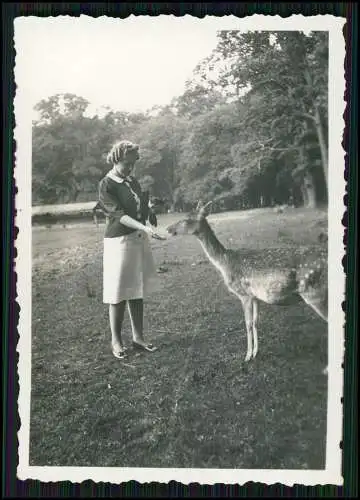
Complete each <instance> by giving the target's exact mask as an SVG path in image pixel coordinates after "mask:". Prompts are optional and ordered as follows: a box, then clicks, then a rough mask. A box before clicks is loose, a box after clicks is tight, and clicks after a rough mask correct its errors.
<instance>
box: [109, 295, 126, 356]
mask: <svg viewBox="0 0 360 500" xmlns="http://www.w3.org/2000/svg"><path fill="white" fill-rule="evenodd" d="M125 304H126V301H125V300H123V301H122V302H119V303H118V304H110V305H109V319H110V329H111V345H112V348H113V350H114V351H122V350H123V349H124V346H123V343H122V338H121V329H122V324H123V321H124V313H125Z"/></svg>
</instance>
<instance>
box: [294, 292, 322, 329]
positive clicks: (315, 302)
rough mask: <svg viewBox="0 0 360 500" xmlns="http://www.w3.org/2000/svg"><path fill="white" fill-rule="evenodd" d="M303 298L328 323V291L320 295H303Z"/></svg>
mask: <svg viewBox="0 0 360 500" xmlns="http://www.w3.org/2000/svg"><path fill="white" fill-rule="evenodd" d="M300 295H301V297H302V298H303V300H304V302H306V304H307V305H308V306H310V307H311V308H312V309H313V310H314V311H315V312H316V313H317V314H318V315H319V316H320V318H322V319H323V320H324V321H326V322H327V321H328V297H327V291H324V292H322V293H321V292H319V293H301V294H300Z"/></svg>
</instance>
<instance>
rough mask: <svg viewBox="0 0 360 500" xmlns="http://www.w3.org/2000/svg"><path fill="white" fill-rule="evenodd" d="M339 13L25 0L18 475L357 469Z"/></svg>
mask: <svg viewBox="0 0 360 500" xmlns="http://www.w3.org/2000/svg"><path fill="white" fill-rule="evenodd" d="M344 24H345V20H344V19H343V18H339V17H333V16H313V17H304V16H295V15H294V16H291V17H289V18H281V17H279V16H276V17H272V16H250V17H247V18H243V19H239V18H233V17H231V16H229V17H227V18H225V17H224V18H216V17H209V16H207V17H205V18H203V19H198V18H196V17H191V16H189V15H187V16H184V17H174V16H166V15H161V16H158V17H150V16H136V17H135V16H130V17H128V18H126V19H120V18H119V19H117V18H111V17H105V16H104V17H99V18H92V17H88V16H84V15H81V16H80V17H71V16H58V17H48V18H47V17H36V16H29V17H19V18H17V19H16V20H15V23H14V31H15V37H14V44H15V49H16V60H15V68H14V73H15V83H16V86H17V90H16V96H15V101H14V106H15V119H16V129H15V140H16V148H17V149H16V165H15V178H16V184H17V188H18V192H17V195H16V209H17V216H16V225H17V227H18V228H19V233H18V236H17V240H16V248H17V258H16V269H15V270H16V273H17V301H18V303H19V305H20V316H19V323H18V331H19V343H18V352H19V365H18V373H19V384H20V393H19V415H20V419H21V427H20V430H19V433H18V437H19V467H18V477H19V478H20V479H28V478H32V479H40V480H42V481H60V480H70V481H83V480H86V479H93V480H94V481H111V482H117V483H119V482H122V481H129V480H132V479H135V480H137V481H140V482H145V481H146V482H148V481H158V482H168V481H170V480H176V481H180V482H183V483H185V484H188V483H189V482H192V481H196V482H199V483H204V484H205V483H206V484H214V483H215V482H223V483H239V484H243V483H244V482H246V481H259V482H264V483H282V484H289V485H293V484H294V483H298V484H307V485H315V484H339V485H341V484H342V475H341V449H340V441H341V439H342V405H341V397H342V386H343V371H342V368H341V364H342V361H343V356H344V341H343V340H344V331H343V330H344V321H345V319H344V313H343V311H342V308H341V302H342V301H343V300H344V291H345V275H344V271H343V268H342V264H341V261H342V258H343V255H344V247H343V231H344V228H343V226H342V223H341V219H342V217H343V214H344V212H345V206H344V200H343V196H344V194H345V180H344V165H345V164H344V155H345V152H344V150H343V148H342V136H343V131H344V119H343V113H344V109H345V102H344V90H345V79H344V57H345V40H344V36H343V32H342V30H343V27H344Z"/></svg>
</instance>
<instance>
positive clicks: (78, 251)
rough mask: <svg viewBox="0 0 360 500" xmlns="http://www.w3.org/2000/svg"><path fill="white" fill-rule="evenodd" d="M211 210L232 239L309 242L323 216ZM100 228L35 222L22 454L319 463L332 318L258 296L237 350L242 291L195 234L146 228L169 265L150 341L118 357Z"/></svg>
mask: <svg viewBox="0 0 360 500" xmlns="http://www.w3.org/2000/svg"><path fill="white" fill-rule="evenodd" d="M180 217H181V215H180V214H178V215H164V216H160V217H159V219H160V225H161V226H162V227H165V226H167V225H168V224H170V223H172V222H173V221H174V220H177V219H179V218H180ZM209 222H210V224H211V225H212V226H213V228H214V230H215V232H216V234H217V235H218V237H219V239H220V240H221V241H222V242H223V243H224V244H225V246H228V247H230V248H236V247H240V246H244V247H247V248H269V247H282V248H283V247H289V248H291V247H292V246H293V245H299V244H316V241H317V237H318V234H319V232H320V231H321V228H322V227H323V226H325V225H326V223H327V221H326V212H321V211H318V212H314V211H306V210H300V209H296V210H292V211H288V212H286V213H284V214H275V213H274V212H273V211H270V210H253V211H248V212H232V213H223V214H216V215H212V216H210V217H209ZM103 229H104V226H103V225H101V226H99V227H98V228H96V226H94V225H93V224H91V222H90V223H84V224H83V225H77V226H67V227H63V226H62V225H59V226H52V227H51V228H42V227H34V228H33V292H32V293H33V295H32V302H33V306H32V314H33V317H32V322H33V323H32V386H31V387H32V393H31V429H30V465H38V466H39V465H41V466H44V465H50V466H99V467H106V466H109V467H177V468H182V467H191V468H194V467H197V468H202V467H206V468H249V469H251V468H266V469H280V468H286V469H322V468H324V467H325V443H326V401H327V379H326V377H324V376H323V375H322V374H321V370H322V369H323V368H324V366H325V365H326V363H327V325H326V324H325V323H324V322H323V321H322V320H321V319H320V318H318V317H317V316H316V314H315V313H314V312H313V311H312V310H311V309H309V308H308V307H307V306H305V304H304V305H300V306H291V307H275V306H267V305H262V304H261V306H260V318H259V319H260V325H259V354H258V356H257V358H256V359H255V360H253V361H252V362H250V363H244V357H245V353H246V335H245V323H244V317H243V313H242V309H241V304H240V302H239V301H238V300H237V299H236V297H235V296H234V295H231V294H230V293H229V292H228V291H227V290H226V288H225V286H224V285H223V283H222V281H221V277H220V276H219V275H218V273H217V271H216V270H215V269H214V268H213V267H212V266H211V264H210V263H209V262H208V261H207V260H206V259H205V255H204V254H203V252H202V249H201V247H200V245H199V243H198V242H197V240H196V239H195V238H194V237H191V236H187V237H184V238H180V237H178V238H169V239H168V240H166V241H164V242H162V241H160V242H159V241H155V240H153V241H152V242H151V244H152V247H153V250H154V257H155V259H156V262H157V264H158V265H159V266H160V265H162V267H163V268H164V270H165V271H166V272H163V273H161V274H159V275H158V276H159V285H160V286H159V290H158V291H157V292H156V293H155V294H154V295H152V296H151V297H150V298H149V299H148V300H147V301H146V303H145V314H146V320H145V325H146V331H147V337H148V339H149V340H150V341H152V342H154V343H155V344H156V345H157V346H158V347H159V350H158V351H157V352H155V353H152V354H141V355H136V354H135V353H131V354H130V356H129V359H128V360H127V363H126V364H124V363H122V362H121V361H119V360H116V359H115V358H114V357H113V356H112V354H111V351H110V331H109V326H108V311H107V307H106V306H104V305H103V304H102V289H101V287H102V268H101V266H102V253H101V252H102V237H103ZM124 338H125V340H126V341H127V342H128V343H130V339H131V334H130V322H129V319H128V316H127V315H126V319H125V323H124Z"/></svg>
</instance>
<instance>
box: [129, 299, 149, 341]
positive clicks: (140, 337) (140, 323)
mask: <svg viewBox="0 0 360 500" xmlns="http://www.w3.org/2000/svg"><path fill="white" fill-rule="evenodd" d="M128 308H129V315H130V320H131V327H132V334H133V340H134V342H137V343H138V344H141V345H145V341H144V301H143V299H132V300H129V301H128Z"/></svg>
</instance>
